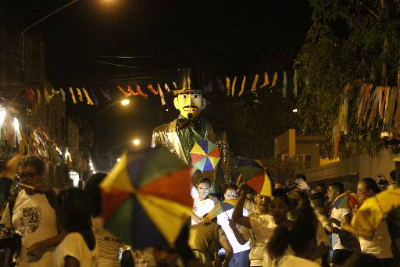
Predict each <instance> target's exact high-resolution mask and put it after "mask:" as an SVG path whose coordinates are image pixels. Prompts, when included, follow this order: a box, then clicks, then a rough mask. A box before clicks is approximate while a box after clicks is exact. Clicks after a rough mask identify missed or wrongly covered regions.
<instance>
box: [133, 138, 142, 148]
mask: <svg viewBox="0 0 400 267" xmlns="http://www.w3.org/2000/svg"><path fill="white" fill-rule="evenodd" d="M140 143H141V141H140V139H137V138H135V139H133V140H132V144H133V145H134V146H139V145H140Z"/></svg>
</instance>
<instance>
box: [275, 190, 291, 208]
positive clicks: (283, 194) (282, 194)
mask: <svg viewBox="0 0 400 267" xmlns="http://www.w3.org/2000/svg"><path fill="white" fill-rule="evenodd" d="M272 196H273V197H274V198H281V199H282V200H283V201H284V202H285V203H286V205H287V206H288V207H290V200H289V197H288V195H287V194H286V191H285V189H283V188H277V189H275V190H274V191H273V192H272Z"/></svg>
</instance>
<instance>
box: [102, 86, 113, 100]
mask: <svg viewBox="0 0 400 267" xmlns="http://www.w3.org/2000/svg"><path fill="white" fill-rule="evenodd" d="M99 90H100V92H101V94H102V95H103V96H104V98H105V99H107V100H108V101H111V95H110V92H108V90H107V89H105V90H103V89H101V88H100V89H99Z"/></svg>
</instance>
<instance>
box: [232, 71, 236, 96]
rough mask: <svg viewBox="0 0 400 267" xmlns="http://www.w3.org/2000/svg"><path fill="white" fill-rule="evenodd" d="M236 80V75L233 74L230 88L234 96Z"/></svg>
mask: <svg viewBox="0 0 400 267" xmlns="http://www.w3.org/2000/svg"><path fill="white" fill-rule="evenodd" d="M236 80H237V77H236V76H235V78H233V82H232V88H231V93H232V97H234V96H235V86H236Z"/></svg>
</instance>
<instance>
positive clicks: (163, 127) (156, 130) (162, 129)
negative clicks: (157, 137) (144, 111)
mask: <svg viewBox="0 0 400 267" xmlns="http://www.w3.org/2000/svg"><path fill="white" fill-rule="evenodd" d="M174 121H176V120H173V121H171V122H168V123H166V124H163V125H160V126H157V127H156V128H154V130H153V134H154V133H159V132H165V131H166V130H168V129H169V127H170V126H171V124H172V123H173V122H174Z"/></svg>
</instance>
